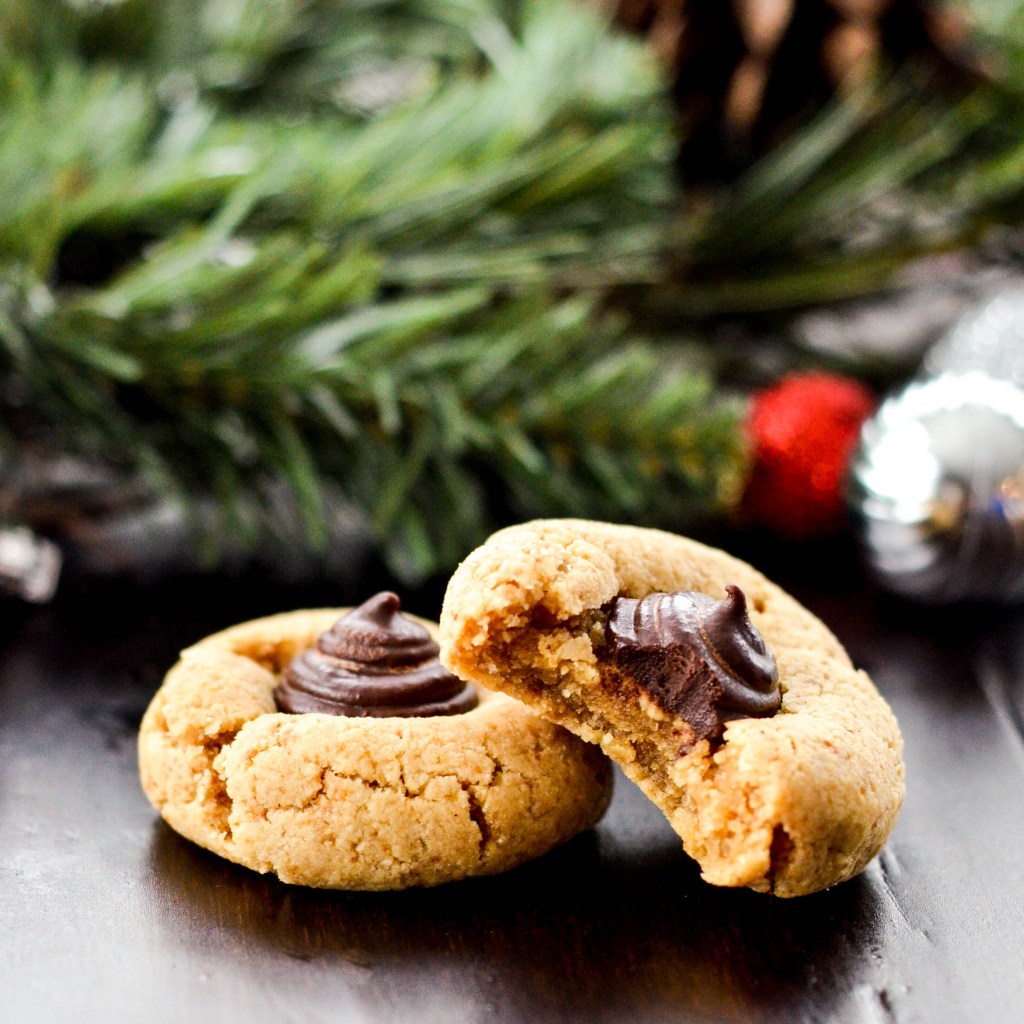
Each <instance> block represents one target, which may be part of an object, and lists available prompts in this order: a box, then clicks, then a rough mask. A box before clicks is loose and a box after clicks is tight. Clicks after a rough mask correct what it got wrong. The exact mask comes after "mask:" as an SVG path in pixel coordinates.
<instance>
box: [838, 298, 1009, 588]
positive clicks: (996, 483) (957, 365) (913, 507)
mask: <svg viewBox="0 0 1024 1024" xmlns="http://www.w3.org/2000/svg"><path fill="white" fill-rule="evenodd" d="M850 505H851V510H852V512H853V514H854V519H855V522H856V523H857V526H858V531H859V534H860V537H861V541H862V545H863V549H864V552H865V557H866V560H867V563H868V565H869V567H870V569H871V571H872V572H873V574H874V575H875V577H876V579H877V580H878V581H879V582H880V583H881V584H882V585H883V586H884V587H886V588H887V589H889V590H892V591H895V592H897V593H899V594H902V595H905V596H908V597H912V598H915V599H918V600H921V601H924V602H928V603H943V604H944V603H952V602H955V601H960V600H965V599H985V600H996V601H1005V602H1011V601H1018V600H1020V599H1022V598H1024V289H1019V288H1015V289H1011V290H1008V291H1006V292H1003V293H1002V294H1000V295H998V296H996V297H995V298H993V299H991V300H990V301H989V302H988V303H986V304H985V305H983V306H982V307H981V308H980V309H978V310H975V311H973V312H972V313H970V314H968V315H967V316H966V317H965V318H964V319H963V320H962V321H961V322H960V323H959V324H958V325H957V326H956V327H955V328H954V329H953V331H952V332H951V333H950V334H949V335H948V336H947V337H946V338H945V339H943V340H942V341H941V342H939V344H938V345H937V346H936V347H935V348H934V349H933V350H932V352H931V353H930V354H929V357H928V359H927V360H926V362H925V366H924V369H923V372H922V375H921V376H920V378H919V379H917V380H915V381H913V382H911V383H910V384H909V385H908V386H907V387H906V388H904V389H903V390H902V391H900V392H899V393H897V394H895V395H893V396H892V397H890V398H888V399H886V401H885V402H883V403H882V405H881V407H880V408H879V410H878V413H877V414H876V415H875V416H874V417H873V418H872V419H871V420H869V421H868V422H867V423H866V424H865V426H864V431H863V437H862V440H861V443H860V446H859V448H858V451H857V453H856V456H855V458H854V460H853V463H852V466H851V475H850Z"/></svg>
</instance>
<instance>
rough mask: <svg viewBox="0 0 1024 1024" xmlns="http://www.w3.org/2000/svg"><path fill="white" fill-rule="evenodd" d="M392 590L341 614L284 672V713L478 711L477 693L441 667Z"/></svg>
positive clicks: (279, 698) (277, 693) (280, 703)
mask: <svg viewBox="0 0 1024 1024" xmlns="http://www.w3.org/2000/svg"><path fill="white" fill-rule="evenodd" d="M400 607H401V602H400V601H399V599H398V596H397V595H396V594H392V593H390V592H388V591H385V592H383V593H380V594H377V595H376V596H375V597H371V598H370V599H369V600H368V601H366V602H365V603H363V604H361V605H360V606H359V607H358V608H355V609H353V610H352V611H351V612H349V613H348V615H344V616H342V618H340V619H338V621H337V622H336V623H335V624H334V626H332V627H331V629H330V630H328V631H327V632H326V633H323V634H322V635H321V636H320V637H319V639H318V640H317V643H316V646H315V647H310V648H308V649H307V650H305V651H303V652H302V653H301V654H299V655H297V656H296V657H295V658H294V659H293V660H292V661H291V663H290V664H289V665H288V666H287V668H285V670H284V672H283V673H282V674H281V679H280V681H279V683H278V685H277V688H276V689H275V690H274V700H275V701H276V702H277V709H278V710H279V711H285V712H289V713H291V714H305V713H307V712H319V713H321V714H328V715H346V716H350V717H359V718H393V717H402V718H424V717H428V716H432V715H458V714H462V713H463V712H464V711H470V710H472V709H473V708H475V707H476V706H477V703H478V701H477V695H476V691H475V690H474V689H473V687H472V686H470V685H468V684H467V683H464V682H463V681H462V680H461V679H459V678H458V677H457V676H454V675H452V673H451V672H449V671H448V670H447V669H446V668H445V667H444V666H443V665H442V664H441V662H440V661H438V657H437V655H438V650H439V649H438V646H437V644H436V643H434V641H433V640H432V639H431V637H430V634H429V633H428V632H427V631H426V629H424V628H423V626H421V625H420V624H419V623H418V622H414V621H413V620H412V619H409V618H407V617H406V616H405V615H402V614H401V613H400V612H399V608H400Z"/></svg>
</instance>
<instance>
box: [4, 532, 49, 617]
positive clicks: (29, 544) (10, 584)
mask: <svg viewBox="0 0 1024 1024" xmlns="http://www.w3.org/2000/svg"><path fill="white" fill-rule="evenodd" d="M61 562H62V558H61V553H60V548H58V547H57V545H56V544H54V543H53V542H52V541H49V540H46V539H45V538H44V537H37V536H36V535H35V534H34V533H33V532H32V531H31V530H30V529H28V527H25V526H7V527H0V594H6V595H8V596H11V597H20V598H21V599H22V600H25V601H31V602H33V603H34V604H45V603H46V602H47V601H49V600H50V598H51V597H53V595H54V593H55V592H56V590H57V582H58V580H59V579H60V569H61Z"/></svg>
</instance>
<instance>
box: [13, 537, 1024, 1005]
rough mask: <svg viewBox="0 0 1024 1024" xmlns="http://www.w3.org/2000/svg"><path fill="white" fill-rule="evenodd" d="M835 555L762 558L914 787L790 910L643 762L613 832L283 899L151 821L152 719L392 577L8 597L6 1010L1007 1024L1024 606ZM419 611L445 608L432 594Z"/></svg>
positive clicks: (1022, 997)
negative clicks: (889, 730) (141, 772)
mask: <svg viewBox="0 0 1024 1024" xmlns="http://www.w3.org/2000/svg"><path fill="white" fill-rule="evenodd" d="M744 554H747V555H748V557H749V556H750V553H747V552H744ZM754 554H756V552H754ZM753 560H755V561H757V559H756V558H754V559H753ZM815 561H816V560H815V559H814V558H808V559H807V565H808V566H809V568H807V569H806V570H805V571H799V572H798V571H796V570H795V569H794V568H793V565H792V561H791V560H789V561H787V560H786V559H782V558H778V557H776V559H775V562H777V563H778V564H775V563H774V562H773V561H772V558H771V557H769V558H768V563H769V564H767V565H765V564H764V559H762V561H761V564H762V565H763V567H765V568H766V570H768V571H769V572H770V573H771V574H772V575H774V576H775V578H776V579H778V581H779V582H780V583H782V584H783V585H784V586H789V587H790V588H791V589H793V590H794V592H795V594H796V596H797V597H799V598H800V599H801V600H804V601H805V603H807V604H808V605H809V606H810V607H811V609H812V610H814V611H815V612H817V613H818V614H819V615H821V616H822V617H823V618H824V619H825V620H826V621H827V622H828V623H829V624H830V625H831V626H832V628H833V629H834V630H835V631H836V632H837V633H838V634H839V636H840V638H841V639H842V640H843V641H844V642H845V643H846V644H847V646H848V647H849V649H850V652H851V654H852V655H853V657H854V660H855V661H857V662H858V663H859V664H861V665H862V666H863V667H865V668H866V669H867V670H868V671H869V672H870V673H871V674H872V675H873V677H874V678H875V680H876V682H877V683H878V685H879V687H880V689H881V690H882V692H883V693H884V694H885V696H886V697H887V698H888V699H889V700H890V702H891V703H892V705H893V707H894V709H895V711H896V713H897V716H898V718H899V720H900V724H901V726H902V729H903V732H904V736H905V739H906V746H907V767H908V795H907V802H906V805H905V808H904V811H903V813H902V816H901V818H900V821H899V824H898V826H897V829H896V833H895V835H894V836H893V838H892V840H891V841H890V843H889V844H888V846H887V848H886V849H885V851H884V852H883V854H882V856H881V857H880V858H879V859H878V860H877V861H876V862H874V863H873V864H872V865H871V866H870V867H869V869H868V870H867V871H866V872H865V873H864V874H863V875H862V876H861V877H860V878H858V879H855V880H854V881H852V882H848V883H846V884H845V885H842V886H839V887H837V888H836V889H833V890H831V891H829V892H825V893H820V894H818V895H815V896H810V897H804V898H802V899H798V900H792V901H781V900H775V899H773V898H771V897H767V896H761V895H757V894H754V893H750V892H746V891H742V892H734V891H727V890H718V889H714V888H711V887H710V886H707V885H705V884H704V883H703V882H701V880H700V878H699V876H698V874H697V871H696V870H695V868H694V866H693V864H692V863H691V862H690V861H689V860H688V859H687V858H686V857H685V856H684V855H683V853H682V851H681V849H680V846H679V843H678V841H677V839H676V837H675V835H674V834H673V832H672V831H671V829H669V827H668V826H667V824H666V823H665V822H664V820H663V819H662V817H661V815H660V814H659V812H658V811H657V810H656V809H655V808H654V807H652V806H651V805H650V804H648V803H647V801H646V800H645V799H644V798H643V796H642V795H641V794H640V793H639V791H638V790H636V789H635V788H634V787H633V786H632V785H631V784H629V783H628V782H627V781H626V780H625V779H623V778H621V777H620V778H619V779H618V780H617V783H618V784H617V791H616V796H615V800H614V802H613V805H612V808H611V810H610V812H609V814H608V816H607V817H606V819H605V820H604V822H603V823H602V824H601V825H600V826H599V827H598V828H597V829H596V830H594V831H593V832H591V833H588V834H586V835H583V836H581V837H578V838H577V839H575V840H573V841H572V842H570V843H569V844H567V845H566V846H564V847H562V848H561V849H559V850H557V851H555V852H554V853H552V854H549V855H548V856H547V857H544V858H542V859H540V860H539V861H536V862H534V863H533V864H530V865H527V866H526V867H523V868H520V869H519V870H517V871H514V872H511V873H509V874H507V875H504V876H500V877H496V878H491V879H483V880H476V881H469V882H463V883H458V884H456V885H451V886H447V887H444V888H441V889H435V890H428V891H410V892H405V893H395V894H385V895H379V894H377V895H369V894H346V893H325V892H318V891H314V890H308V889H299V888H290V887H288V886H285V885H282V884H281V883H279V882H277V881H276V880H274V879H272V878H267V877H262V876H259V875H256V874H254V873H252V872H249V871H247V870H245V869H243V868H239V867H235V866H234V865H231V864H228V863H226V862H224V861H221V860H219V859H218V858H216V857H214V856H212V855H210V854H207V853H206V852H204V851H202V850H200V849H198V848H197V847H195V846H193V845H191V844H190V843H188V842H186V841H185V840H182V839H180V838H179V837H178V836H177V835H175V834H174V833H173V832H171V831H170V830H169V829H168V828H167V827H166V826H164V825H163V824H162V823H161V822H160V821H159V820H158V819H157V817H156V815H155V814H154V812H153V811H152V809H151V808H150V807H149V805H148V804H147V803H146V801H145V799H144V797H143V796H142V793H141V791H140V789H139V786H138V782H137V778H136V768H135V731H136V728H137V725H138V720H139V718H140V716H141V714H142V711H143V709H144V707H145V706H146V704H147V702H148V701H149V699H150V697H151V696H152V694H153V692H154V691H155V690H156V688H157V686H158V685H159V683H160V679H161V676H162V674H163V672H164V671H165V669H166V668H167V667H168V666H169V665H170V664H171V662H172V661H173V660H174V657H175V655H176V652H177V650H178V649H179V648H180V647H182V646H183V645H185V644H187V643H189V642H191V641H193V640H195V639H198V638H199V637H200V636H202V635H204V634H205V633H208V632H210V631H212V630H214V629H216V628H219V627H221V626H225V625H227V624H229V623H231V622H234V621H238V620H241V619H244V618H250V617H252V616H254V615H258V614H264V613H269V612H271V611H280V610H284V609H286V608H290V607H300V606H312V605H316V604H339V603H344V602H347V601H351V600H354V599H355V598H357V597H362V596H366V595H368V594H369V593H371V592H373V591H374V590H376V589H378V586H377V585H375V582H374V580H370V579H364V580H361V581H353V583H352V586H351V590H352V593H350V594H342V595H340V596H339V592H338V590H337V588H330V587H326V586H321V587H308V588H306V589H305V590H297V589H296V588H290V589H282V588H280V587H275V586H272V585H270V584H264V583H260V582H259V581H253V580H238V581H234V582H232V581H227V582H224V581H222V582H215V581H210V580H202V579H197V580H182V581H177V582H175V583H173V584H166V583H165V584H162V585H160V586H158V587H155V588H150V589H145V590H140V589H139V588H133V587H128V586H123V587H110V586H107V587H105V588H102V589H100V590H90V589H89V588H86V587H82V586H79V587H78V588H77V590H73V591H72V592H71V593H67V594H65V595H64V596H62V598H61V599H60V600H59V601H58V603H57V604H56V605H54V606H52V607H49V608H44V609H39V610H35V611H28V610H25V609H21V608H17V607H15V606H14V605H10V604H9V605H0V1020H2V1021H4V1022H7V1024H22V1022H24V1024H29V1022H31V1024H41V1022H43V1024H45V1022H51V1021H53V1022H64V1021H69V1022H72V1021H85V1020H102V1021H104V1022H117V1021H183V1022H185V1021H187V1022H197V1021H198V1022H201V1021H217V1022H234V1021H239V1022H242V1021H245V1022H253V1024H262V1022H268V1024H269V1022H275V1024H276V1022H282V1021H301V1022H303V1024H312V1022H317V1021H345V1022H363V1021H365V1022H372V1024H389V1022H414V1024H433V1022H439V1024H440V1022H462V1021H472V1022H476V1021H480V1022H519V1021H523V1022H533V1021H537V1022H548V1021H551V1022H554V1021H588V1022H589V1021H593V1022H623V1024H625V1022H630V1024H643V1022H655V1021H657V1022H668V1021H673V1022H675V1021H687V1022H689V1021H702V1022H703V1021H709V1022H710V1021H716V1022H717V1021H727V1022H731V1021H737V1022H754V1021H757V1022H768V1021H771V1022H786V1024H791V1022H798V1021H830V1022H831V1021H857V1022H860V1021H864V1022H893V1021H901V1022H902V1021H907V1022H911V1021H921V1022H927V1024H932V1022H944V1021H951V1022H952V1021H967V1022H972V1021H984V1022H991V1024H1000V1022H1006V1024H1011V1022H1013V1024H1015V1022H1017V1021H1019V1020H1020V1019H1021V1013H1022V1010H1021V1006H1022V1005H1024V739H1022V736H1024V724H1022V723H1024V614H1021V613H1020V612H1002V613H993V612H990V611H987V610H985V609H975V610H972V611H969V612H963V611H948V610H947V611H943V612H922V611H914V610H911V609H907V608H904V607H902V606H900V605H899V604H897V603H895V602H889V601H887V600H885V599H884V598H881V597H880V596H879V595H877V594H876V593H875V592H874V591H873V590H872V589H871V588H870V586H867V585H866V584H865V583H864V582H863V581H861V580H859V579H858V578H857V576H856V572H855V570H853V569H851V567H850V566H849V565H847V564H845V563H843V564H842V566H841V569H842V571H840V572H837V573H835V574H831V573H830V574H829V579H830V581H831V582H830V584H829V585H823V584H822V582H821V580H820V579H819V577H820V576H821V575H822V574H821V572H820V563H818V565H817V571H814V566H815ZM840 582H841V585H840ZM409 604H410V608H411V610H413V611H417V612H420V613H422V614H427V615H430V614H431V613H434V614H436V611H437V607H436V604H437V591H436V589H435V590H429V589H428V590H425V591H423V592H421V593H419V594H416V595H413V599H412V600H411V601H410V602H409Z"/></svg>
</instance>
